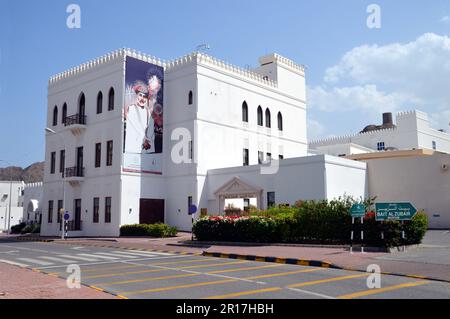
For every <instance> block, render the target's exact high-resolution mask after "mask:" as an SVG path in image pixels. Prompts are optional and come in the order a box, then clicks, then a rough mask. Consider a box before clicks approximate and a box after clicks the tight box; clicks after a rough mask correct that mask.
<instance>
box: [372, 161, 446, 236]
mask: <svg viewBox="0 0 450 319" xmlns="http://www.w3.org/2000/svg"><path fill="white" fill-rule="evenodd" d="M365 161H366V162H367V169H368V185H369V187H368V189H369V193H370V196H371V197H374V196H376V197H377V201H378V202H411V203H412V204H413V205H414V207H416V208H417V209H418V210H424V211H425V212H426V213H427V214H428V217H429V227H430V228H445V229H449V228H450V155H448V154H439V153H435V154H434V155H432V156H414V157H398V158H379V159H372V160H365Z"/></svg>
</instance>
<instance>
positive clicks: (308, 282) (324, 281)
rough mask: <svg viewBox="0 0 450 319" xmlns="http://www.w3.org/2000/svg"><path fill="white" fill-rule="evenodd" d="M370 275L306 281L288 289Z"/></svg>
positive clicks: (363, 275)
mask: <svg viewBox="0 0 450 319" xmlns="http://www.w3.org/2000/svg"><path fill="white" fill-rule="evenodd" d="M369 275H370V274H362V275H361V274H358V275H350V276H341V277H333V278H328V279H321V280H314V281H306V282H301V283H298V284H293V285H289V286H288V288H294V287H304V286H312V285H318V284H323V283H328V282H333V281H341V280H347V279H353V278H361V277H367V276H369Z"/></svg>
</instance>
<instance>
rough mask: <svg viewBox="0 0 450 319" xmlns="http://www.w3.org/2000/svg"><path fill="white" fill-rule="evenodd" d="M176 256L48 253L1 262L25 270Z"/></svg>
mask: <svg viewBox="0 0 450 319" xmlns="http://www.w3.org/2000/svg"><path fill="white" fill-rule="evenodd" d="M173 256H175V255H174V254H170V253H162V252H153V251H152V252H147V251H138V250H126V251H121V250H111V251H89V252H82V251H74V253H73V254H68V253H67V252H65V253H57V252H55V253H47V254H33V256H27V257H22V256H21V254H17V253H15V254H7V255H6V256H5V255H2V256H0V262H3V263H7V264H11V265H15V266H19V267H25V268H46V267H52V266H55V267H57V266H59V265H60V266H63V265H69V264H79V263H85V264H86V265H88V264H89V263H110V262H126V261H133V260H145V259H155V258H163V257H166V258H167V257H173Z"/></svg>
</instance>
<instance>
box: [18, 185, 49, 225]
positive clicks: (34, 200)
mask: <svg viewBox="0 0 450 319" xmlns="http://www.w3.org/2000/svg"><path fill="white" fill-rule="evenodd" d="M43 192H44V188H43V183H42V182H36V183H29V184H25V187H24V190H23V217H22V220H23V221H24V222H27V223H40V222H41V221H42V207H41V205H42V197H43Z"/></svg>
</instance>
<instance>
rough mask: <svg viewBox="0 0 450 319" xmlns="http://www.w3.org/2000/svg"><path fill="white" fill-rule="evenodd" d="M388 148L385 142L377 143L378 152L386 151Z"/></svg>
mask: <svg viewBox="0 0 450 319" xmlns="http://www.w3.org/2000/svg"><path fill="white" fill-rule="evenodd" d="M385 149H386V148H385V145H384V142H378V143H377V150H378V151H384V150H385Z"/></svg>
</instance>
